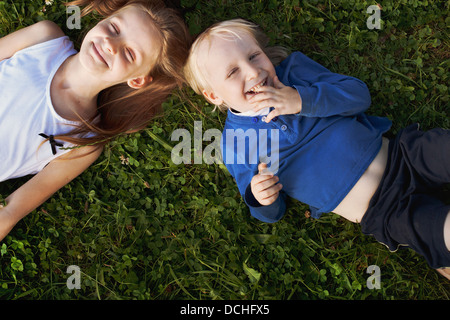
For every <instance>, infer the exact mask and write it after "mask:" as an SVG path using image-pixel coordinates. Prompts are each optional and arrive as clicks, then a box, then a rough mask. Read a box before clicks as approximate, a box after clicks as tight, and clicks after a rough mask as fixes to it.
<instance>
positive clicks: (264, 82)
mask: <svg viewBox="0 0 450 320" xmlns="http://www.w3.org/2000/svg"><path fill="white" fill-rule="evenodd" d="M265 85H267V78H266V79H264V80H263V81H261V82H260V83H258V84H257V85H256V86H254V87H252V88H251V89H250V90H248V91H247V92H245V94H250V95H254V94H258V93H259V89H260V88H261V87H264V86H265Z"/></svg>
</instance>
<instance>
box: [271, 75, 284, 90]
mask: <svg viewBox="0 0 450 320" xmlns="http://www.w3.org/2000/svg"><path fill="white" fill-rule="evenodd" d="M273 85H274V87H275V88H277V89H282V88H284V87H285V85H284V84H283V82H281V81H280V79H278V76H275V77H274V78H273Z"/></svg>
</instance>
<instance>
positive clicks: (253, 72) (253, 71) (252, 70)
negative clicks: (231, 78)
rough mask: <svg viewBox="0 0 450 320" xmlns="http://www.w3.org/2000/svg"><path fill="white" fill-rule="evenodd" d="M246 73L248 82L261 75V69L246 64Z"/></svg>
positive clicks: (248, 63)
mask: <svg viewBox="0 0 450 320" xmlns="http://www.w3.org/2000/svg"><path fill="white" fill-rule="evenodd" d="M246 71H247V80H252V79H254V78H257V77H258V75H259V69H258V68H257V67H256V66H254V65H253V64H251V63H250V62H247V63H246Z"/></svg>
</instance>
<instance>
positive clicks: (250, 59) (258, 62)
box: [199, 34, 276, 112]
mask: <svg viewBox="0 0 450 320" xmlns="http://www.w3.org/2000/svg"><path fill="white" fill-rule="evenodd" d="M199 50H200V51H199V52H201V53H202V54H200V56H199V59H201V60H200V61H202V62H203V65H204V67H205V71H206V75H207V80H208V82H209V84H210V86H211V90H203V94H204V96H205V97H206V98H207V99H208V100H209V101H211V102H212V103H214V104H216V105H221V104H223V103H225V104H226V106H227V107H228V108H232V109H234V110H236V111H239V112H245V111H249V110H252V109H253V106H252V105H251V104H250V102H249V99H250V98H251V97H253V96H254V95H256V94H258V88H259V87H261V86H264V85H267V86H273V78H274V77H275V75H276V73H275V68H274V66H273V64H272V63H271V62H270V60H269V58H268V57H267V56H266V54H265V53H264V52H263V51H262V50H261V48H260V47H259V45H258V44H257V42H256V40H255V39H254V38H253V37H251V36H248V35H246V34H243V35H241V38H240V39H239V38H236V37H235V38H233V39H229V38H227V39H223V38H222V37H217V36H214V37H212V38H211V42H209V43H208V41H205V42H204V43H203V44H202V46H201V47H200V48H199Z"/></svg>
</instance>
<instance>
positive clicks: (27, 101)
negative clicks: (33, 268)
mask: <svg viewBox="0 0 450 320" xmlns="http://www.w3.org/2000/svg"><path fill="white" fill-rule="evenodd" d="M75 53H77V51H76V50H75V49H74V48H73V43H72V42H71V41H70V40H69V38H68V37H66V36H64V37H60V38H57V39H53V40H50V41H46V42H43V43H39V44H36V45H34V46H31V47H28V48H25V49H23V50H20V51H18V52H16V53H15V54H14V55H13V56H12V57H11V58H9V59H4V60H2V61H0V181H5V180H8V179H12V178H18V177H22V176H25V175H28V174H36V173H38V172H39V171H41V170H42V169H43V168H44V167H45V166H46V165H47V164H48V163H49V162H50V161H52V160H53V159H55V158H57V157H59V156H61V155H62V154H64V153H67V152H69V151H70V150H64V149H61V147H60V146H57V145H55V146H54V152H55V154H53V151H52V145H51V144H50V142H49V141H46V142H45V143H44V144H42V146H41V147H40V148H39V146H40V144H41V143H42V142H43V141H45V138H44V137H42V136H40V135H39V134H40V133H42V134H45V135H46V136H50V135H58V134H63V133H67V132H69V131H71V130H72V129H73V126H70V124H74V123H75V122H73V121H68V120H66V119H64V118H62V117H61V116H59V115H58V114H57V113H56V111H55V109H54V108H53V105H52V101H51V99H50V84H51V81H52V79H53V77H54V75H55V73H56V71H57V70H58V68H59V67H60V65H61V64H62V63H63V62H64V60H66V59H67V58H68V57H69V56H71V55H73V54H75ZM56 142H57V143H58V144H59V143H63V144H64V146H63V148H68V147H73V145H71V144H69V143H67V142H62V141H56Z"/></svg>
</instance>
